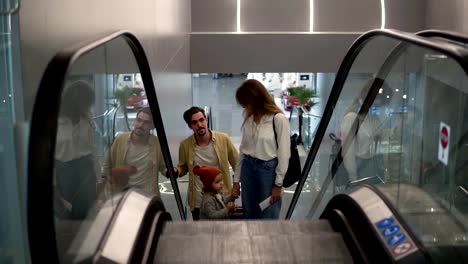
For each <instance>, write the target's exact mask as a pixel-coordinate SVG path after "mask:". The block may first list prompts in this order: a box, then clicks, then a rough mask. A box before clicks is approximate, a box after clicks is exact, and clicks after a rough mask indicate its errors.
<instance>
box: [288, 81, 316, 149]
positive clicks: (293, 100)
mask: <svg viewBox="0 0 468 264" xmlns="http://www.w3.org/2000/svg"><path fill="white" fill-rule="evenodd" d="M288 94H289V97H288V101H289V103H290V104H292V105H296V106H303V107H305V108H307V110H310V109H312V108H313V107H314V106H316V105H317V104H318V102H317V101H316V100H314V99H315V98H317V93H316V92H315V91H314V90H312V89H307V88H306V86H305V85H302V86H294V87H289V88H288ZM297 112H298V118H299V138H298V144H301V143H302V115H303V111H302V107H297Z"/></svg>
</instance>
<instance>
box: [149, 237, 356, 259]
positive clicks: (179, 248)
mask: <svg viewBox="0 0 468 264" xmlns="http://www.w3.org/2000/svg"><path fill="white" fill-rule="evenodd" d="M155 262H157V263H352V259H351V257H350V255H349V253H348V251H347V248H346V245H345V244H344V242H343V240H342V238H341V235H340V234H333V233H331V234H320V235H311V234H303V235H285V234H273V235H253V236H239V235H238V234H236V233H233V234H231V235H217V234H205V235H202V234H200V235H196V236H185V235H171V236H162V237H161V239H160V241H159V243H158V249H157V253H156V258H155Z"/></svg>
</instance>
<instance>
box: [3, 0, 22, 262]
mask: <svg viewBox="0 0 468 264" xmlns="http://www.w3.org/2000/svg"><path fill="white" fill-rule="evenodd" d="M3 2H4V3H3ZM13 7H14V1H10V2H8V1H7V2H5V1H2V2H0V11H5V12H1V13H0V131H1V132H0V134H1V136H0V201H2V202H1V203H0V215H1V216H0V263H26V262H27V255H28V253H27V250H26V249H27V245H26V243H27V242H26V234H25V233H23V231H25V229H26V228H25V219H24V214H23V211H22V210H24V209H25V197H24V196H23V194H24V189H23V188H25V186H24V178H23V177H22V176H23V175H21V174H20V170H21V171H22V169H23V166H24V163H22V162H21V160H17V155H18V154H19V153H20V152H19V151H18V150H19V149H20V148H21V146H24V145H23V144H19V143H20V139H19V138H16V137H15V126H16V124H17V122H18V120H21V117H20V116H21V113H18V112H19V111H18V109H20V108H21V107H22V106H21V104H19V105H17V104H16V103H17V102H19V101H22V98H21V95H20V90H21V83H18V74H19V69H18V68H19V57H18V56H17V55H18V54H17V53H18V50H17V49H18V48H17V47H18V30H17V29H18V20H17V15H14V14H7V13H8V12H6V11H11V8H13ZM15 139H17V140H18V141H16V142H15Z"/></svg>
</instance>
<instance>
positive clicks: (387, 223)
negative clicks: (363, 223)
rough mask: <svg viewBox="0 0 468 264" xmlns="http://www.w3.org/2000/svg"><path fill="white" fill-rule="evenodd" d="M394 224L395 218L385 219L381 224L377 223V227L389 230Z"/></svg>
mask: <svg viewBox="0 0 468 264" xmlns="http://www.w3.org/2000/svg"><path fill="white" fill-rule="evenodd" d="M394 222H395V218H393V217H389V218H385V219H383V220H380V221H379V222H377V227H378V228H380V229H382V228H387V227H389V226H391V225H392V224H393V223H394Z"/></svg>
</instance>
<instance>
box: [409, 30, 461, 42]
mask: <svg viewBox="0 0 468 264" xmlns="http://www.w3.org/2000/svg"><path fill="white" fill-rule="evenodd" d="M416 35H418V36H421V37H425V38H440V39H445V40H450V41H455V42H460V43H463V44H468V36H465V35H463V34H460V33H458V32H453V31H447V30H436V29H427V30H423V31H419V32H417V33H416Z"/></svg>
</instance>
